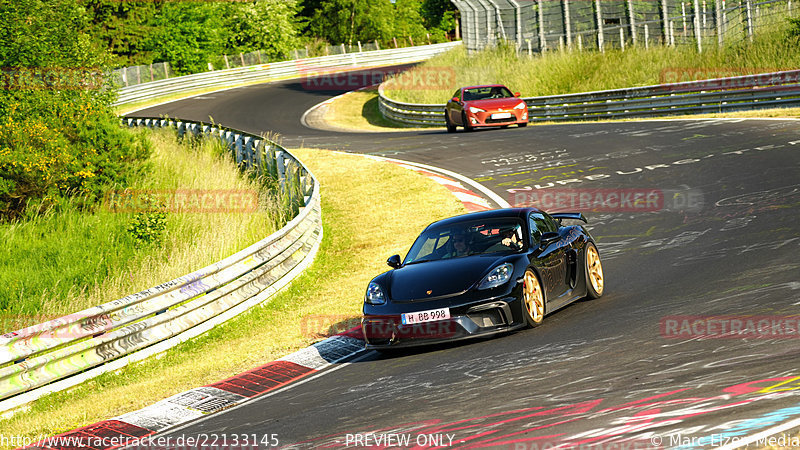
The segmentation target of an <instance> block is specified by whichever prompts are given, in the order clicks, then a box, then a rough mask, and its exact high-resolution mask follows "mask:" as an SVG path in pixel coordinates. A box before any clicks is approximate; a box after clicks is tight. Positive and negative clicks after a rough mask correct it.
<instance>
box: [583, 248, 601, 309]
mask: <svg viewBox="0 0 800 450" xmlns="http://www.w3.org/2000/svg"><path fill="white" fill-rule="evenodd" d="M583 260H584V275H585V277H586V297H587V298H590V299H594V298H600V297H601V296H602V295H603V292H604V291H605V277H604V275H603V264H602V263H601V262H600V254H599V253H598V252H597V247H595V245H594V243H592V242H589V243H588V244H586V249H585V250H584V252H583Z"/></svg>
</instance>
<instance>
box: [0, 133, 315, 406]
mask: <svg viewBox="0 0 800 450" xmlns="http://www.w3.org/2000/svg"><path fill="white" fill-rule="evenodd" d="M123 122H124V123H125V124H127V125H128V126H147V127H151V128H155V127H172V128H175V129H176V130H177V132H178V133H179V134H180V135H183V134H186V133H191V134H193V135H201V134H202V135H206V136H212V137H216V138H218V139H220V140H221V141H223V142H224V143H225V144H226V145H227V146H228V148H229V150H230V151H231V152H232V153H233V155H234V157H235V159H236V161H237V163H239V164H240V166H241V167H242V168H243V169H244V170H248V171H249V170H255V171H259V172H260V173H262V174H267V175H269V176H273V177H276V178H277V179H278V180H279V181H280V186H281V190H282V193H283V195H284V197H285V198H286V199H287V200H288V204H289V205H290V206H291V205H295V206H296V209H297V210H299V213H298V214H297V215H296V216H295V217H294V218H293V219H292V220H291V221H290V222H289V223H287V224H286V225H285V226H284V227H283V228H281V229H280V230H279V231H277V232H275V233H273V234H272V235H270V236H268V237H267V238H265V239H263V240H261V241H259V242H257V243H255V244H253V245H251V246H249V247H247V248H246V249H244V250H241V251H239V252H237V253H236V254H234V255H231V256H229V257H228V258H225V259H224V260H222V261H219V262H217V263H215V264H212V265H210V266H208V267H205V268H202V269H200V270H198V271H196V272H193V273H190V274H188V275H184V276H182V277H180V278H176V279H174V280H172V281H168V282H166V283H164V284H161V285H159V286H156V287H153V288H150V289H147V290H144V291H141V292H137V293H135V294H132V295H128V296H126V297H124V298H121V299H118V300H115V301H113V302H109V303H106V304H103V305H100V306H95V307H93V308H89V309H86V310H84V311H81V312H78V313H75V314H71V315H68V316H65V317H61V318H58V319H55V320H51V321H49V322H46V323H42V324H39V325H34V326H31V327H27V328H24V329H22V330H18V331H15V332H12V333H8V334H5V335H3V336H0V400H1V401H0V411H4V410H7V409H11V408H13V407H16V406H18V405H20V404H24V403H27V402H29V401H31V400H34V399H35V398H38V397H39V396H41V395H43V394H46V393H49V392H52V391H55V390H61V389H63V388H66V387H69V386H71V385H73V384H77V383H78V382H81V381H83V380H84V379H86V378H87V373H89V374H90V375H91V372H92V371H94V375H93V376H96V375H99V374H100V373H102V372H103V371H104V370H103V367H104V365H105V364H107V363H110V362H113V361H117V360H119V359H121V358H124V357H128V356H130V355H132V354H135V353H136V352H143V353H147V352H148V349H152V348H153V347H154V346H155V347H158V351H159V352H160V351H164V350H165V349H166V348H169V347H171V346H173V345H176V344H177V343H179V342H181V341H183V340H186V339H188V338H190V337H193V336H196V335H197V334H200V333H202V332H204V331H207V330H208V329H210V328H212V327H213V326H214V325H216V324H217V323H220V322H221V321H224V320H227V319H229V318H231V317H233V316H235V315H236V314H239V313H241V312H243V311H246V310H247V309H248V308H250V307H252V306H254V305H257V304H259V303H262V302H263V301H265V300H267V299H268V298H269V297H270V296H272V295H273V294H274V293H275V292H277V290H279V289H280V288H281V287H283V286H285V285H286V284H288V283H289V282H290V281H291V280H292V279H293V278H294V277H295V276H297V275H298V274H299V273H300V272H301V271H302V270H303V269H304V268H305V267H307V266H308V265H309V264H310V263H311V261H313V259H314V256H315V254H316V252H317V249H318V248H319V244H320V241H321V239H322V216H321V207H320V193H319V185H318V183H317V182H316V180H315V179H314V177H313V175H312V174H311V173H310V172H308V170H306V168H305V167H304V166H303V165H302V164H301V163H300V161H298V160H297V159H296V158H294V157H293V156H292V155H291V154H290V153H289V152H288V151H286V150H285V149H283V148H282V147H280V146H279V145H277V144H275V143H273V142H270V141H268V140H266V139H264V138H262V137H259V136H255V135H251V134H247V133H243V132H239V131H236V130H231V129H227V128H222V127H218V126H212V125H207V124H203V123H198V122H188V121H176V120H167V119H123ZM165 342H168V346H166V347H165V345H164V343H165ZM157 344H161V345H157ZM151 353H153V352H152V351H151ZM139 359H141V358H139ZM87 371H88V372H87ZM70 377H73V378H75V379H76V380H77V379H79V380H80V381H75V382H70V380H71V378H70ZM57 380H61V381H58V382H57ZM53 382H56V383H62V386H60V388H59V389H54V388H52V387H51V385H49V383H53Z"/></svg>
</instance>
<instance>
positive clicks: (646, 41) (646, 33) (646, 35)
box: [644, 24, 650, 50]
mask: <svg viewBox="0 0 800 450" xmlns="http://www.w3.org/2000/svg"><path fill="white" fill-rule="evenodd" d="M649 48H650V27H648V26H647V24H644V49H645V50H647V49H649Z"/></svg>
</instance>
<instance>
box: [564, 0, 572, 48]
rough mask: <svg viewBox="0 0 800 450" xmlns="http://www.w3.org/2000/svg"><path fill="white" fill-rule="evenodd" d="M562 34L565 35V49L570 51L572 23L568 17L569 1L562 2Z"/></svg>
mask: <svg viewBox="0 0 800 450" xmlns="http://www.w3.org/2000/svg"><path fill="white" fill-rule="evenodd" d="M564 33H566V35H567V47H569V49H570V50H571V49H572V21H571V20H570V16H569V0H564Z"/></svg>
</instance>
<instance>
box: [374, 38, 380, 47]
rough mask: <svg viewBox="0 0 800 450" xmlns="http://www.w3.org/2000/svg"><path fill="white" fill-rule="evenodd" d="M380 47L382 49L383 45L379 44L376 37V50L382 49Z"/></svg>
mask: <svg viewBox="0 0 800 450" xmlns="http://www.w3.org/2000/svg"><path fill="white" fill-rule="evenodd" d="M380 49H381V46H380V44H378V40H377V39H375V50H380Z"/></svg>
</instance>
